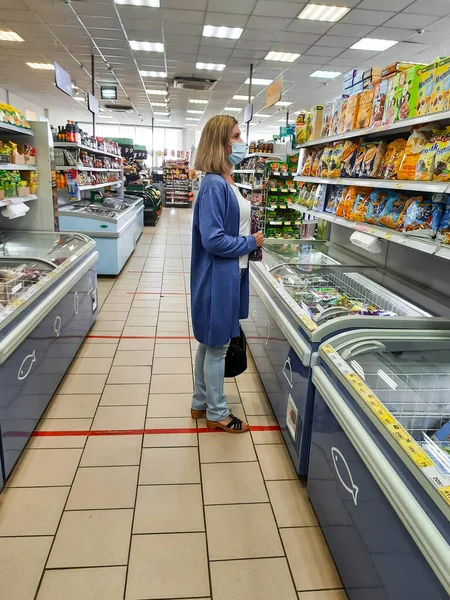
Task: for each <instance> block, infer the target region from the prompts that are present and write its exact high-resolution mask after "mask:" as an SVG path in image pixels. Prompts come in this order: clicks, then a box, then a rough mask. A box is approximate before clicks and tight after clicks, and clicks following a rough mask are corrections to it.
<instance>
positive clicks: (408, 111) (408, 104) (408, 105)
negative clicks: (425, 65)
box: [394, 65, 422, 120]
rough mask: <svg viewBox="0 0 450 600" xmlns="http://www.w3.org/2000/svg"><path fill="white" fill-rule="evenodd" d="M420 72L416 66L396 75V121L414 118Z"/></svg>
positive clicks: (419, 67)
mask: <svg viewBox="0 0 450 600" xmlns="http://www.w3.org/2000/svg"><path fill="white" fill-rule="evenodd" d="M421 70H422V67H421V66H417V65H416V66H415V67H411V68H410V69H408V70H407V71H402V72H401V73H399V74H398V76H397V80H396V84H395V90H394V99H395V109H396V120H402V119H408V118H409V117H414V116H415V111H416V106H417V101H418V96H419V80H420V78H419V75H420V71H421Z"/></svg>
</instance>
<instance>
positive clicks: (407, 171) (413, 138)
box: [397, 126, 432, 181]
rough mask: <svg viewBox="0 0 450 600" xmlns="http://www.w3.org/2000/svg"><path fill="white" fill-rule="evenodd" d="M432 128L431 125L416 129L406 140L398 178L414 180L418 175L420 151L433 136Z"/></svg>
mask: <svg viewBox="0 0 450 600" xmlns="http://www.w3.org/2000/svg"><path fill="white" fill-rule="evenodd" d="M431 135H432V128H431V127H429V126H424V127H420V128H417V129H414V131H413V132H412V133H411V135H410V136H409V138H408V141H407V142H406V148H405V152H404V154H403V158H402V161H401V163H400V167H399V170H398V173H397V179H406V180H408V181H413V180H414V178H415V175H416V167H417V163H418V161H419V159H420V153H421V152H422V150H423V148H424V147H425V144H426V143H427V141H428V140H429V139H430V138H431Z"/></svg>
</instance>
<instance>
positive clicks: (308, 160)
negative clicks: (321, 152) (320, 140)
mask: <svg viewBox="0 0 450 600" xmlns="http://www.w3.org/2000/svg"><path fill="white" fill-rule="evenodd" d="M315 154H316V151H315V150H312V149H308V150H307V151H306V156H305V162H304V163H303V168H302V175H303V177H310V176H311V169H312V166H313V163H314V158H315Z"/></svg>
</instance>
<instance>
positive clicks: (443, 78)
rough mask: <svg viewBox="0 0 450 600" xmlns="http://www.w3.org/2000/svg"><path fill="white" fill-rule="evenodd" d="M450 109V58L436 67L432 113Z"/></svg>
mask: <svg viewBox="0 0 450 600" xmlns="http://www.w3.org/2000/svg"><path fill="white" fill-rule="evenodd" d="M449 109H450V57H447V58H444V59H442V60H441V61H439V63H438V66H437V67H436V72H435V78H434V91H433V108H432V111H433V112H434V111H439V110H449Z"/></svg>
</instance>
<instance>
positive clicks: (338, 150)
mask: <svg viewBox="0 0 450 600" xmlns="http://www.w3.org/2000/svg"><path fill="white" fill-rule="evenodd" d="M343 149H344V144H343V143H339V144H336V145H335V146H334V148H333V151H332V153H331V157H330V163H329V166H328V177H340V176H341V164H342V153H343Z"/></svg>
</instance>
